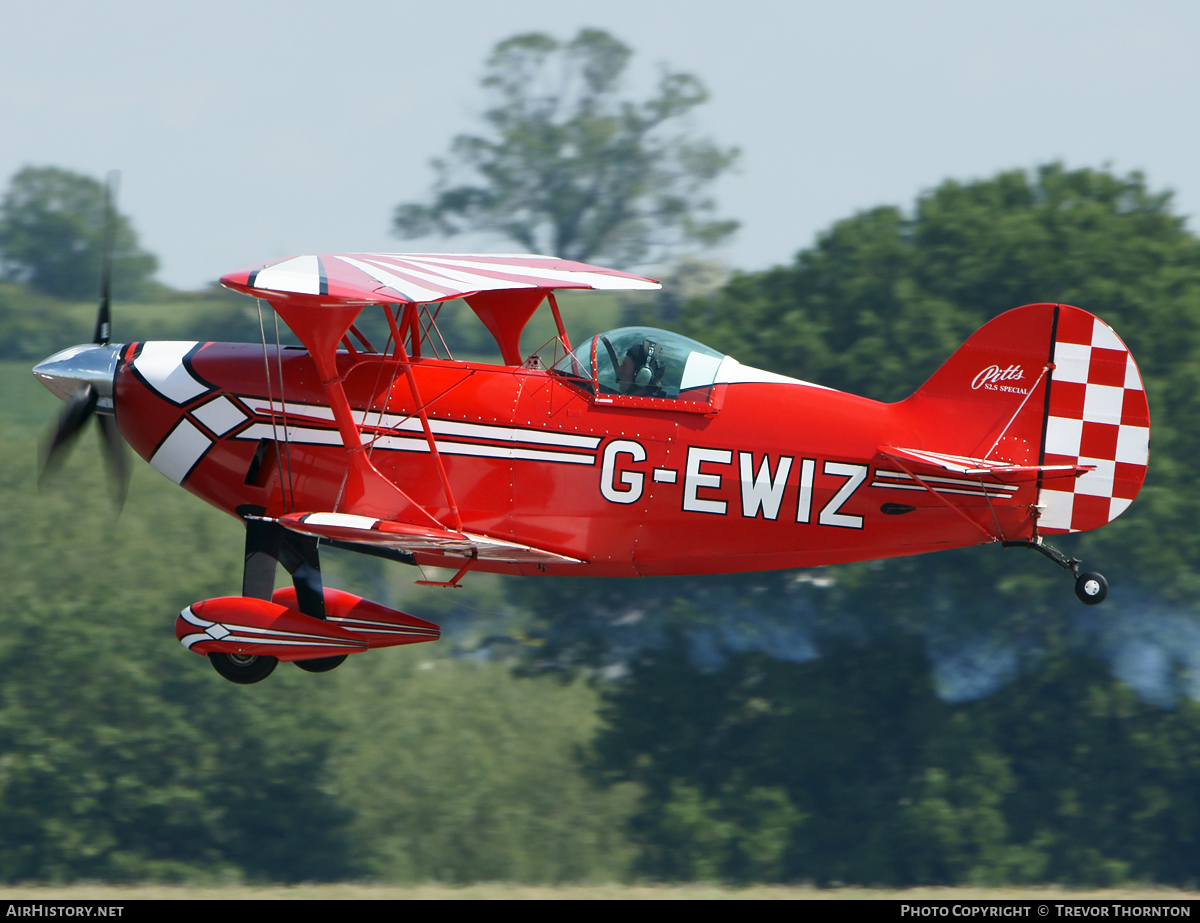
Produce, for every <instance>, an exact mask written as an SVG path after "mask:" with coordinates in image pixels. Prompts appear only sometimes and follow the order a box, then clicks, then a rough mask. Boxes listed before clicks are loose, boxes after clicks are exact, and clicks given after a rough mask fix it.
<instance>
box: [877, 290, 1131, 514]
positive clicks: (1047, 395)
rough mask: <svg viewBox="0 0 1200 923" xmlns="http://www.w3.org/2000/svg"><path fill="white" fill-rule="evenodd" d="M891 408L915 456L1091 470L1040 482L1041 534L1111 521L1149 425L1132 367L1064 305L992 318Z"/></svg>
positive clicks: (1099, 327)
mask: <svg viewBox="0 0 1200 923" xmlns="http://www.w3.org/2000/svg"><path fill="white" fill-rule="evenodd" d="M897 409H898V410H900V412H901V413H902V415H903V416H904V417H905V419H906V422H907V423H908V424H909V425H910V426H911V427H912V428H913V430H915V431H916V432H917V433H918V434H920V437H921V438H920V442H921V446H919V447H920V448H923V449H926V450H930V451H935V452H944V453H950V454H955V455H961V456H967V457H973V458H983V459H990V460H1003V461H1006V462H1009V463H1011V464H1014V465H1029V466H1032V465H1037V466H1043V465H1080V466H1090V467H1092V468H1093V469H1094V470H1091V471H1088V472H1087V473H1086V474H1083V475H1081V476H1080V477H1078V478H1076V479H1074V480H1070V479H1065V478H1062V477H1057V478H1046V479H1045V483H1044V484H1043V483H1042V481H1041V479H1040V478H1039V483H1038V485H1037V486H1038V492H1037V498H1038V499H1037V508H1038V520H1037V531H1038V532H1040V533H1043V534H1061V533H1065V532H1079V531H1086V530H1088V529H1095V528H1098V527H1100V526H1102V525H1104V524H1106V523H1108V522H1111V521H1112V520H1113V519H1116V518H1117V516H1119V515H1121V513H1123V512H1124V511H1125V510H1126V509H1127V508H1128V507H1129V505H1130V503H1132V502H1133V499H1134V498H1135V497H1136V496H1137V494H1138V491H1139V490H1140V489H1141V485H1142V482H1143V481H1144V479H1145V476H1146V466H1147V463H1148V459H1149V440H1150V416H1149V410H1148V407H1147V404H1146V395H1145V390H1144V388H1143V386H1142V380H1141V375H1140V374H1139V372H1138V369H1137V364H1136V363H1135V362H1134V359H1133V356H1132V355H1131V354H1130V352H1129V349H1128V348H1127V347H1126V346H1125V344H1124V343H1123V342H1122V341H1121V338H1120V337H1118V336H1117V334H1116V333H1115V332H1114V331H1113V329H1112V328H1111V327H1109V326H1108V325H1107V324H1106V323H1104V321H1102V320H1100V319H1099V318H1098V317H1096V316H1094V315H1092V314H1089V313H1088V312H1087V311H1084V310H1082V309H1080V308H1076V307H1073V306H1071V305H1059V304H1032V305H1025V306H1024V307H1020V308H1014V309H1013V310H1011V311H1007V312H1005V313H1004V314H1001V315H1000V316H999V317H996V318H994V319H993V320H991V321H989V322H988V323H987V324H985V325H984V326H983V327H981V328H980V329H979V330H977V331H976V332H975V333H974V334H973V335H972V336H971V337H970V338H969V339H968V340H967V342H966V343H964V344H963V345H962V347H960V348H959V349H958V350H957V351H956V352H955V353H954V355H952V356H951V357H950V358H949V359H948V360H947V361H946V363H945V364H944V365H943V366H942V367H941V368H940V369H938V371H937V372H935V373H934V374H933V375H932V376H931V377H930V379H929V380H928V381H927V382H925V384H924V385H922V386H921V387H920V388H919V389H917V391H916V392H915V393H914V394H913V395H912V397H910V398H908V399H907V400H905V401H902V402H901V403H900V404H899V405H897Z"/></svg>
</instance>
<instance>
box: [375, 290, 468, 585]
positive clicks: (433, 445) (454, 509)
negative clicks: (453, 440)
mask: <svg viewBox="0 0 1200 923" xmlns="http://www.w3.org/2000/svg"><path fill="white" fill-rule="evenodd" d="M383 307H384V311H385V312H386V314H387V319H388V325H389V326H390V327H391V328H392V336H394V337H395V338H396V352H397V354H398V355H399V358H400V364H401V366H403V368H404V377H405V378H407V379H408V390H409V391H410V392H411V393H412V399H413V403H414V404H416V408H417V417H418V418H420V420H421V428H422V429H423V430H425V441H426V442H428V443H429V454H430V455H432V456H433V462H434V464H435V465H437V472H438V477H439V478H441V480H442V490H444V491H445V492H446V505H447V506H449V507H450V518H451V519H452V520H453V522H454V531H455V532H461V531H462V527H463V523H462V516H461V515H460V514H459V512H458V502H457V501H456V500H455V499H454V491H453V490H451V489H450V478H448V477H447V476H446V466H445V465H444V464H443V463H442V453H441V452H439V451H438V447H437V441H436V440H435V439H434V438H433V430H432V429H431V428H430V426H429V415H428V414H427V413H426V412H425V402H424V401H422V400H421V392H420V391H418V390H417V379H416V376H415V375H413V371H412V362H411V361H410V360H409V358H408V351H407V350H406V349H405V348H404V338H403V337H402V336H400V331H399V329H397V327H396V317H395V315H394V314H393V313H392V306H391V305H390V304H387V305H384V306H383ZM468 569H469V565H468V567H466V568H463V571H462V573H460V574H459V576H460V577H461V576H462V574H464V573H466V571H467V570H468ZM457 579H458V577H455V578H454V580H452V581H451V582H450V585H454V582H455V581H456V580H457Z"/></svg>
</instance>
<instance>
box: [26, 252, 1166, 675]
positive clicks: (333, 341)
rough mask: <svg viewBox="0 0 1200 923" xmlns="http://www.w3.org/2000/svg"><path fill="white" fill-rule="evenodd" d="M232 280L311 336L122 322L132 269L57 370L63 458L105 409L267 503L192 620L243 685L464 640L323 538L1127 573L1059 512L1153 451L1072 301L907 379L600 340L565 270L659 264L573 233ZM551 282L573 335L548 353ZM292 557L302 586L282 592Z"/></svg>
mask: <svg viewBox="0 0 1200 923" xmlns="http://www.w3.org/2000/svg"><path fill="white" fill-rule="evenodd" d="M106 278H107V275H106ZM221 282H222V284H223V285H225V286H226V287H228V288H230V289H234V290H236V291H239V292H244V293H245V294H247V295H250V296H252V297H254V298H257V299H261V300H263V301H266V302H268V303H269V304H270V306H271V307H272V308H273V309H274V310H275V312H276V314H277V315H278V317H279V318H281V319H282V320H283V321H284V322H285V323H286V324H287V326H288V327H289V328H291V330H292V331H293V332H294V333H295V335H296V336H297V337H298V338H299V340H300V342H301V343H303V347H294V346H281V345H280V344H279V340H278V338H277V337H276V338H274V342H273V343H270V344H268V337H267V335H266V333H265V331H264V335H263V337H262V342H261V343H260V344H243V343H196V342H188V343H184V342H153V341H151V342H132V343H128V344H125V345H115V344H112V343H110V342H109V313H108V304H107V294H105V295H104V297H103V298H102V305H101V314H100V318H99V319H98V321H97V327H96V335H95V337H94V342H93V343H91V344H87V345H82V346H76V347H73V348H71V349H67V350H64V351H63V352H60V353H58V354H57V355H55V356H52V357H51V358H49V359H47V360H46V361H44V362H42V363H41V364H40V365H38V366H37V367H36V368H35V369H34V374H35V375H37V376H38V378H39V379H41V381H42V382H43V383H44V384H45V385H46V387H48V388H49V389H50V390H51V391H53V392H54V393H55V394H56V395H58V396H59V397H60V398H62V399H63V400H65V401H66V402H67V407H66V409H65V410H64V411H63V416H62V417H61V418H60V421H59V425H58V430H57V432H56V434H55V438H54V440H53V443H52V450H51V457H53V456H54V455H55V453H56V452H59V451H61V448H62V446H63V445H64V444H65V443H66V442H68V441H69V440H70V437H71V436H72V435H73V434H74V433H76V432H77V431H78V430H79V429H80V427H81V426H83V424H84V423H85V422H86V420H87V419H88V418H89V417H90V416H91V415H92V414H93V413H94V414H96V415H99V420H100V423H101V426H102V431H103V432H104V434H105V435H106V437H107V445H108V447H109V451H110V454H111V455H112V457H113V459H114V461H115V462H116V463H117V468H118V469H120V468H121V452H122V451H123V447H122V445H121V437H123V438H124V440H125V441H127V442H128V443H129V444H130V445H131V446H132V447H133V448H134V450H135V451H136V452H137V453H138V454H139V455H141V456H142V458H144V459H146V460H147V461H148V462H149V463H150V464H151V465H152V466H153V467H154V468H156V469H157V470H158V471H159V472H161V473H162V474H163V475H165V476H166V477H168V478H170V479H171V480H172V481H174V482H175V483H176V484H179V485H180V486H182V487H184V488H185V489H187V490H189V491H191V492H192V493H194V494H196V495H197V496H198V497H200V498H202V499H203V500H205V501H207V502H208V503H211V504H212V505H213V506H215V507H217V508H219V509H221V510H224V511H225V512H227V513H229V514H230V515H232V516H236V517H238V518H240V519H242V520H244V521H245V524H246V548H245V573H244V578H243V583H242V595H241V596H231V597H224V598H219V599H207V600H203V601H201V602H197V603H193V604H192V605H190V606H188V607H187V608H186V609H184V610H183V612H182V613H181V614H180V616H179V618H178V620H177V622H176V634H177V636H178V637H179V640H180V641H181V642H182V643H183V645H184V646H185V647H187V648H188V649H189V650H191V651H194V652H196V653H198V654H201V655H204V656H207V657H208V659H209V661H210V662H211V663H212V664H213V666H214V667H215V668H216V669H217V671H218V672H219V673H220V674H221V675H222V676H224V677H226V678H228V679H231V680H233V681H234V682H239V683H251V682H257V681H258V680H261V679H263V678H264V677H265V676H267V675H268V674H269V673H270V672H271V671H272V670H273V669H274V668H275V666H276V664H277V663H278V662H279V661H293V662H295V663H296V664H297V665H299V666H301V667H303V668H304V669H306V670H309V671H310V672H323V671H325V670H329V669H332V668H333V667H335V666H337V665H338V664H340V663H341V662H342V661H343V660H344V659H345V658H346V656H347V655H348V654H352V653H357V652H361V651H365V650H367V649H368V648H375V647H386V646H391V645H397V644H410V643H413V642H418V641H429V640H433V639H436V638H437V637H438V635H439V629H438V627H437V626H436V625H433V624H432V623H429V622H426V621H424V620H422V619H419V618H415V617H413V616H409V615H406V614H404V613H402V612H398V611H395V610H393V609H389V608H387V607H385V606H382V605H380V604H378V603H374V602H370V601H368V600H364V599H361V598H360V597H357V596H354V595H352V594H350V593H346V592H343V591H340V590H336V589H332V588H327V587H324V586H323V585H322V581H321V570H320V564H319V558H318V549H319V547H320V546H321V545H328V546H333V547H337V548H343V549H350V550H353V551H357V552H363V553H366V554H373V555H379V556H383V557H389V558H392V559H395V560H398V561H403V562H406V563H409V564H419V565H429V566H436V567H444V568H445V567H448V568H453V569H454V570H455V571H456V573H455V574H454V576H453V577H451V578H450V579H449V580H447V581H445V583H444V584H441V585H445V586H456V585H458V583H459V581H461V580H462V579H463V577H464V575H466V574H467V573H468V572H469V571H472V570H478V571H491V572H496V573H504V574H528V575H550V576H554V575H568V576H576V575H587V576H611V577H635V576H640V575H669V574H711V573H728V572H735V571H751V570H767V569H775V568H792V567H810V566H814V565H822V564H833V563H838V562H844V561H860V560H865V559H872V558H884V557H891V556H896V555H908V554H919V553H922V552H927V551H935V550H939V549H946V548H956V547H962V546H966V545H975V544H980V543H984V542H997V543H1001V544H1003V545H1005V546H1012V545H1024V546H1028V547H1030V548H1032V549H1035V550H1037V551H1040V552H1041V553H1043V554H1044V555H1046V556H1047V557H1049V558H1051V559H1052V560H1054V561H1055V562H1056V563H1058V564H1060V565H1061V566H1062V567H1064V568H1066V569H1068V570H1070V571H1071V572H1072V574H1073V575H1074V576H1075V577H1076V593H1077V595H1078V596H1079V597H1080V599H1082V600H1083V601H1084V602H1085V603H1097V602H1100V601H1101V600H1102V599H1103V598H1104V596H1105V595H1106V593H1107V585H1106V583H1105V581H1104V578H1103V577H1101V576H1100V575H1099V574H1095V573H1080V562H1079V561H1078V560H1076V559H1074V558H1068V557H1066V556H1065V555H1063V554H1061V553H1059V552H1058V551H1056V550H1055V549H1053V548H1052V547H1050V546H1049V545H1047V544H1045V543H1044V542H1043V537H1044V536H1047V535H1058V534H1063V533H1068V532H1077V531H1083V530H1088V529H1095V528H1098V527H1100V526H1102V525H1104V524H1105V523H1107V522H1110V521H1111V520H1113V519H1115V518H1116V517H1117V516H1119V515H1120V514H1121V513H1122V512H1123V511H1124V510H1125V509H1126V508H1127V507H1128V506H1129V505H1130V503H1131V502H1132V501H1133V500H1134V498H1135V497H1136V496H1137V494H1138V491H1139V489H1140V488H1141V485H1142V481H1143V479H1144V477H1145V474H1146V465H1147V460H1148V453H1149V439H1150V419H1149V411H1148V409H1147V405H1146V396H1145V392H1144V390H1143V387H1142V381H1141V377H1140V375H1139V373H1138V368H1137V366H1136V364H1135V363H1134V360H1133V357H1132V356H1131V355H1130V353H1129V350H1128V349H1127V348H1126V347H1125V344H1124V343H1123V342H1122V341H1121V339H1120V338H1119V337H1118V336H1117V335H1116V333H1114V332H1113V330H1112V329H1111V328H1110V327H1109V326H1108V325H1107V324H1105V323H1104V322H1103V321H1101V320H1100V319H1099V318H1097V317H1094V316H1092V315H1091V314H1089V313H1087V312H1086V311H1083V310H1080V309H1079V308H1075V307H1071V306H1069V305H1065V304H1031V305H1026V306H1024V307H1019V308H1015V309H1013V310H1011V311H1009V312H1007V313H1005V314H1002V315H1000V316H999V317H997V318H995V319H994V320H992V321H990V322H989V323H987V324H986V325H985V326H983V327H982V328H981V329H980V330H979V331H978V332H977V333H975V334H974V335H973V336H972V337H971V338H970V339H969V340H967V342H966V343H965V344H964V345H963V346H962V347H961V348H960V349H959V350H958V351H957V352H956V353H954V355H952V356H951V357H950V358H949V360H948V361H947V362H946V363H945V365H943V366H942V367H941V368H940V369H939V370H938V371H937V372H936V373H935V374H934V375H933V377H932V378H930V379H929V380H928V381H927V382H926V383H925V384H924V385H923V386H922V387H921V388H920V389H919V390H918V391H917V392H916V393H915V394H913V395H912V396H911V397H909V398H907V399H906V400H903V401H899V402H897V403H894V404H885V403H879V402H877V401H872V400H867V399H865V398H861V397H856V396H854V395H851V394H845V393H842V392H839V391H835V390H832V389H830V388H825V387H822V386H821V385H817V384H811V383H809V382H805V381H799V380H797V379H794V378H787V377H784V376H782V375H777V374H774V373H771V372H765V371H760V370H758V369H753V368H749V367H747V366H744V365H741V364H739V363H738V362H737V361H736V360H735V359H733V358H731V357H729V356H726V355H724V354H722V353H721V352H719V351H717V350H713V349H710V348H709V347H707V346H704V345H701V344H700V343H697V342H695V341H693V340H690V339H687V338H686V337H683V336H680V335H678V334H675V333H670V332H667V331H664V330H656V329H651V328H645V327H626V328H622V329H618V330H612V331H609V332H607V333H604V334H601V335H599V336H594V337H592V338H591V339H589V340H587V341H586V342H584V343H581V344H578V345H576V346H573V345H572V344H571V343H570V341H569V340H568V337H567V332H566V329H565V327H564V326H563V322H562V318H561V316H560V313H559V309H558V305H557V302H556V301H555V296H554V290H556V289H598V290H606V291H612V290H649V289H657V288H659V285H658V283H656V282H653V281H651V280H649V279H644V278H640V277H638V276H634V275H629V274H627V273H623V272H616V271H613V270H608V269H602V268H599V267H596V266H590V265H586V264H582V263H577V262H570V261H567V260H560V259H556V258H553V257H546V256H531V255H528V256H511V255H505V256H497V255H467V254H431V253H425V254H387V253H334V254H320V255H309V256H297V257H293V258H290V259H283V260H276V261H272V262H267V263H263V264H261V265H258V266H255V267H253V268H250V269H243V270H241V271H239V272H234V273H231V274H229V275H227V276H225V277H224V278H222V279H221ZM104 291H105V293H106V292H107V282H106V283H105V286H104ZM458 298H461V299H464V300H465V301H466V303H467V304H468V305H469V306H470V307H471V309H472V310H473V311H474V313H475V314H476V315H478V318H479V320H480V321H482V322H483V324H484V325H486V327H487V329H488V330H489V331H490V332H491V333H492V335H493V336H494V337H495V340H496V344H497V346H498V347H499V351H500V355H501V356H502V357H503V363H502V364H487V363H481V362H464V361H458V360H455V359H454V358H452V357H451V356H450V354H449V350H448V349H447V348H446V345H445V341H444V339H443V338H442V336H441V334H440V332H439V330H438V326H437V317H438V311H439V309H440V308H441V306H442V305H443V303H445V302H447V301H449V300H452V299H458ZM260 304H261V302H260ZM542 305H545V306H547V307H548V308H549V310H550V312H551V313H552V314H553V317H554V321H555V324H556V328H557V331H558V334H557V336H556V337H555V338H554V339H553V340H552V341H551V342H550V343H549V344H547V346H546V347H544V348H543V349H541V350H539V351H538V353H535V354H533V355H529V356H525V355H522V352H521V348H520V340H521V333H522V331H523V329H524V328H525V326H526V323H527V322H528V320H529V319H530V317H531V316H532V315H533V313H534V311H536V310H537V309H538V308H539V307H540V306H542ZM365 310H371V311H375V312H380V313H381V314H382V315H383V319H384V320H386V324H387V327H386V329H387V331H389V335H388V339H387V341H386V343H381V344H379V345H374V344H372V343H371V342H370V341H369V340H368V338H367V337H366V336H365V335H363V334H362V333H361V332H360V329H359V327H358V326H357V325H356V321H357V320H358V318H359V315H360V314H361V313H362V312H363V311H365ZM260 317H261V315H260ZM379 327H380V329H383V327H382V324H380V325H379ZM547 352H549V353H550V354H551V355H550V358H549V360H548V361H545V363H544V364H543V358H544V357H545V354H546V353H547ZM114 421H115V424H114ZM118 430H119V433H118V432H117V431H118ZM277 563H278V564H282V565H283V566H284V568H286V570H287V571H288V572H289V573H290V574H291V577H292V584H293V585H292V586H290V587H287V588H285V589H280V590H275V589H274V585H275V573H276V565H277Z"/></svg>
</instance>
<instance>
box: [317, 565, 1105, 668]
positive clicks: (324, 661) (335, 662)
mask: <svg viewBox="0 0 1200 923" xmlns="http://www.w3.org/2000/svg"><path fill="white" fill-rule="evenodd" d="M1101 579H1103V578H1101ZM347 656H349V655H347V654H338V655H337V656H336V657H317V658H316V659H314V660H297V661H294V662H295V664H296V666H298V667H299V668H300V669H301V670H303V671H304V672H306V673H328V672H329V671H330V670H336V669H337V668H338V667H340V666H341V665H342V661H343V660H345V659H346V657H347Z"/></svg>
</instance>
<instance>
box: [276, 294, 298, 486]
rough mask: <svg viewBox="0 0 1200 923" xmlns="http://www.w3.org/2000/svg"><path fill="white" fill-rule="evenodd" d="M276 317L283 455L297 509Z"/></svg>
mask: <svg viewBox="0 0 1200 923" xmlns="http://www.w3.org/2000/svg"><path fill="white" fill-rule="evenodd" d="M272 313H273V314H274V315H275V367H276V369H278V371H279V410H280V413H281V414H282V415H283V454H284V457H285V458H286V459H287V484H288V495H289V496H290V497H291V501H292V502H291V506H292V509H295V508H296V488H295V487H294V486H293V485H292V441H291V439H290V438H289V437H288V421H287V397H286V395H285V392H284V390H283V347H282V346H281V345H280V343H279V312H278V311H273V312H272Z"/></svg>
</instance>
